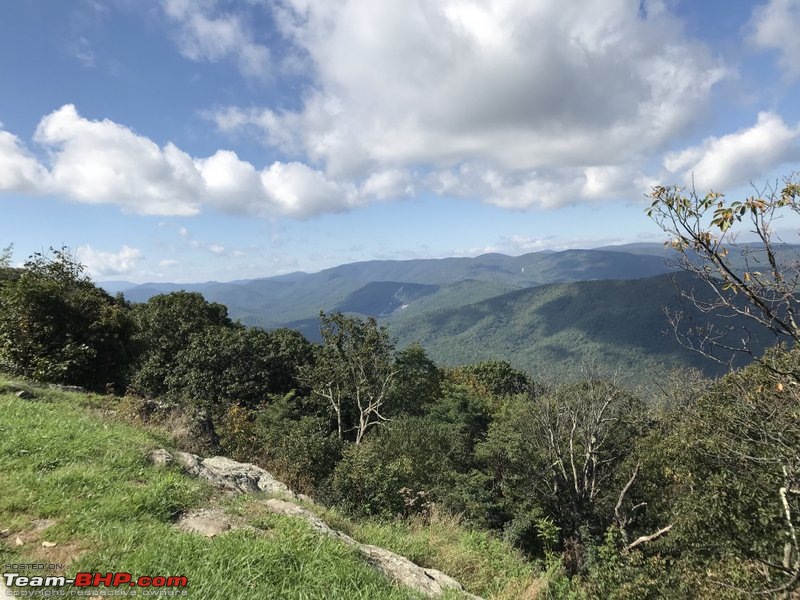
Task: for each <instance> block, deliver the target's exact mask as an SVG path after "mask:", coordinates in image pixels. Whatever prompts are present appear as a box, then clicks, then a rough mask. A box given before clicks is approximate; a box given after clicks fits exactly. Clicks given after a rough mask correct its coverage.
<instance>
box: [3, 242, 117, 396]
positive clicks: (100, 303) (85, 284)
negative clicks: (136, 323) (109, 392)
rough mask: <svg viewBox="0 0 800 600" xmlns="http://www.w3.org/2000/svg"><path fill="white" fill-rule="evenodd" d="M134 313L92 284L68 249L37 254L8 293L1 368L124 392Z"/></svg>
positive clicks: (10, 284) (7, 285)
mask: <svg viewBox="0 0 800 600" xmlns="http://www.w3.org/2000/svg"><path fill="white" fill-rule="evenodd" d="M5 262H7V260H5ZM128 312H129V311H128V307H127V305H126V304H125V302H124V301H123V300H121V299H115V298H112V297H111V296H109V295H108V294H107V293H106V292H105V291H103V290H102V289H100V288H98V287H97V286H95V285H94V284H93V283H92V281H91V279H89V277H87V276H86V275H85V274H84V267H83V265H81V264H80V263H79V262H78V261H77V260H76V259H75V258H74V257H73V256H72V255H70V253H69V251H68V250H67V248H61V249H60V250H54V249H52V248H51V250H50V252H49V253H46V254H45V253H36V254H34V255H33V256H32V257H31V258H30V259H28V261H27V262H26V263H25V265H24V267H23V268H22V269H21V270H18V271H17V272H16V274H15V276H14V277H11V278H9V279H8V280H7V281H6V282H5V283H4V284H3V285H2V286H0V364H2V366H3V368H5V369H7V370H8V371H10V372H12V373H14V374H17V375H22V376H25V377H31V378H33V379H37V380H40V381H50V382H57V383H69V384H75V385H80V386H84V387H88V388H91V389H94V390H98V391H105V390H106V389H107V386H109V385H111V386H113V387H115V388H118V387H124V384H125V380H126V376H127V368H128V364H129V356H130V355H129V351H130V339H131V335H132V323H131V320H130V318H129V314H128Z"/></svg>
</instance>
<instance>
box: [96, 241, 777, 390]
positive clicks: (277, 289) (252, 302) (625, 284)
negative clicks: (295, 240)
mask: <svg viewBox="0 0 800 600" xmlns="http://www.w3.org/2000/svg"><path fill="white" fill-rule="evenodd" d="M668 256H669V250H668V249H665V248H664V246H663V245H661V244H629V245H625V246H610V247H604V248H595V249H591V250H565V251H561V252H552V251H543V252H532V253H528V254H523V255H521V256H506V255H503V254H484V255H481V256H477V257H474V258H462V257H454V258H442V259H415V260H374V261H364V262H356V263H350V264H345V265H340V266H337V267H333V268H329V269H325V270H322V271H319V272H317V273H304V272H295V273H289V274H285V275H279V276H275V277H268V278H262V279H252V280H240V281H232V282H225V283H221V282H206V283H197V284H176V283H160V282H159V283H145V284H131V283H128V282H124V281H114V282H102V283H100V285H101V286H103V287H104V288H105V289H106V290H108V291H109V292H110V293H117V292H122V293H123V294H124V295H125V297H126V298H127V299H129V300H130V301H133V302H144V301H147V300H148V299H149V298H150V297H152V296H154V295H157V294H162V293H168V292H172V291H177V290H187V291H197V292H200V293H202V294H203V295H204V296H205V298H206V299H207V300H209V301H213V302H220V303H222V304H225V305H226V306H227V307H228V311H229V314H230V315H231V317H232V318H234V319H238V320H240V321H242V322H243V323H244V324H246V325H251V326H260V327H265V328H276V327H291V328H295V329H298V330H300V331H302V332H303V333H304V334H305V335H306V337H308V338H309V339H311V340H313V341H318V340H319V326H318V317H319V312H320V310H324V311H326V312H329V311H341V312H346V313H351V314H357V315H362V316H374V317H376V318H378V319H379V320H380V321H381V322H383V323H385V324H387V325H388V326H389V328H390V331H391V333H392V335H393V336H394V337H395V338H396V339H397V341H398V345H399V346H400V347H403V346H406V345H408V344H410V343H413V342H419V343H421V344H422V345H423V347H425V348H426V350H427V351H428V353H429V354H430V355H431V357H432V358H434V360H436V361H437V362H439V363H441V364H450V365H455V364H463V363H468V362H476V361H479V360H487V359H505V360H508V361H509V362H511V363H512V364H514V365H515V366H517V367H519V368H522V369H524V370H526V371H528V372H531V373H537V372H547V371H550V370H553V369H558V370H559V371H560V372H561V373H569V372H574V371H576V370H577V369H579V367H580V365H581V364H582V363H584V362H586V361H587V360H590V361H592V362H594V363H596V364H598V365H599V366H602V367H606V368H608V369H613V370H617V371H619V372H620V373H622V374H625V375H628V376H631V377H633V378H634V379H641V378H642V377H644V375H643V374H644V372H645V370H646V369H648V368H650V367H652V368H655V369H664V368H668V367H671V366H678V365H692V366H697V367H699V368H701V369H702V370H704V371H706V372H708V373H710V374H712V373H716V372H718V370H719V369H718V367H717V365H715V363H713V362H711V361H708V360H706V359H703V358H702V357H700V356H699V355H697V354H696V353H693V352H690V351H688V350H686V349H684V348H683V347H682V346H681V345H680V344H678V343H677V341H676V338H675V336H674V334H673V333H672V332H668V331H667V330H668V329H669V324H668V321H667V318H666V316H665V314H664V307H667V308H669V309H670V310H673V311H674V310H683V311H685V312H687V314H688V316H690V317H694V318H695V319H697V320H700V319H705V320H706V321H707V317H706V316H705V315H700V314H694V313H693V312H692V307H685V306H681V305H680V303H679V299H678V297H677V289H676V284H677V285H678V286H680V287H683V288H686V287H688V286H691V285H692V281H691V277H690V276H689V275H688V274H686V273H683V272H680V273H676V272H674V268H673V267H671V266H670V265H669V264H668V263H669V260H667V259H668ZM769 341H770V340H769V339H767V338H765V339H763V340H760V342H759V343H761V344H762V345H763V344H766V343H768V342H769Z"/></svg>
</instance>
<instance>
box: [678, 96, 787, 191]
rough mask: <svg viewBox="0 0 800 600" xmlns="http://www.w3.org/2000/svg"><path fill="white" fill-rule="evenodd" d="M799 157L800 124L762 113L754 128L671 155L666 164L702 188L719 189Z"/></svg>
mask: <svg viewBox="0 0 800 600" xmlns="http://www.w3.org/2000/svg"><path fill="white" fill-rule="evenodd" d="M797 160H800V124H798V125H796V126H795V127H790V126H787V125H786V123H784V122H783V119H781V118H780V117H779V116H778V115H776V114H774V113H771V112H762V113H759V115H758V121H757V122H756V124H755V125H753V126H752V127H749V128H746V129H742V130H740V131H737V132H735V133H731V134H728V135H724V136H722V137H710V138H708V139H706V140H705V141H703V142H702V143H701V144H698V145H696V146H692V147H690V148H687V149H685V150H683V151H681V152H676V153H672V154H668V155H667V156H666V158H665V160H664V167H665V168H666V169H667V170H668V171H669V172H671V173H677V174H680V175H681V176H682V177H683V179H684V182H685V183H690V182H691V181H692V178H694V182H695V184H696V185H697V187H698V188H699V189H709V188H714V189H717V190H721V189H725V188H730V187H733V186H736V185H739V184H744V183H747V182H749V181H750V180H753V179H757V178H758V177H760V176H762V175H765V174H767V173H769V172H770V171H772V170H773V169H775V168H777V167H779V166H780V165H782V164H784V163H787V162H792V161H797Z"/></svg>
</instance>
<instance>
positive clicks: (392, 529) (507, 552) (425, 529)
mask: <svg viewBox="0 0 800 600" xmlns="http://www.w3.org/2000/svg"><path fill="white" fill-rule="evenodd" d="M316 510H317V512H318V513H319V514H320V516H321V517H322V518H323V520H325V521H326V522H327V523H328V524H330V525H331V526H332V527H335V528H337V529H341V530H342V531H344V532H345V533H347V534H348V535H350V536H351V537H353V538H355V539H357V540H360V541H362V542H364V543H368V544H373V545H375V546H381V547H382V548H386V549H388V550H391V551H393V552H396V553H397V554H400V555H402V556H405V557H406V558H408V559H410V560H412V561H414V562H415V563H417V564H419V565H423V566H425V567H428V568H434V569H438V570H440V571H443V572H444V573H447V574H448V575H450V576H451V577H454V578H455V579H456V580H458V581H459V582H461V584H462V585H463V586H464V587H465V589H467V590H468V591H469V592H471V593H473V594H477V595H480V596H483V597H486V598H495V599H502V600H517V599H519V598H523V597H532V596H525V591H526V590H530V589H534V588H536V587H537V586H538V584H539V582H540V575H541V571H540V570H539V568H538V566H537V565H534V564H533V563H531V562H529V561H527V560H526V559H525V558H524V557H523V556H522V555H521V554H520V553H519V552H517V551H516V550H514V549H513V548H512V547H510V546H509V545H508V544H507V543H505V542H504V541H502V540H501V539H499V538H497V537H496V536H494V535H492V534H491V533H488V532H485V531H474V530H470V529H467V528H465V527H464V526H463V525H462V524H461V523H460V521H459V519H458V518H456V517H452V516H449V515H443V514H439V513H437V512H435V511H434V513H433V514H432V515H431V517H430V518H429V519H426V520H424V521H423V520H421V519H412V520H401V519H398V520H395V521H381V520H375V519H365V520H359V521H353V520H351V519H349V518H347V517H346V516H344V515H343V514H341V513H340V512H338V511H337V510H335V509H332V508H328V509H322V510H320V509H319V507H316Z"/></svg>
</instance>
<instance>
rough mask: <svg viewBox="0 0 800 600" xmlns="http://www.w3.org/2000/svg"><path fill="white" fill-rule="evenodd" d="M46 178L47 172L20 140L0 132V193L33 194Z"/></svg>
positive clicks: (7, 133) (5, 132)
mask: <svg viewBox="0 0 800 600" xmlns="http://www.w3.org/2000/svg"><path fill="white" fill-rule="evenodd" d="M47 178H48V173H47V170H46V169H45V168H44V167H42V165H41V164H39V161H38V160H37V159H36V158H35V157H34V156H33V155H31V154H30V153H29V152H28V151H27V150H25V148H24V147H23V145H22V143H21V142H20V139H19V138H18V137H17V136H15V135H13V134H11V133H9V132H7V131H2V130H0V192H23V193H25V192H35V191H36V190H37V189H38V188H39V187H40V186H41V185H42V184H43V183H45V184H46V180H47Z"/></svg>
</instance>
